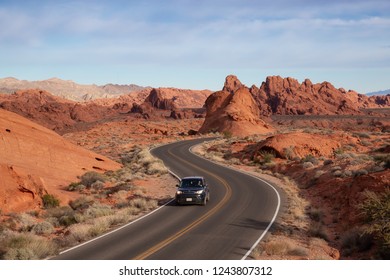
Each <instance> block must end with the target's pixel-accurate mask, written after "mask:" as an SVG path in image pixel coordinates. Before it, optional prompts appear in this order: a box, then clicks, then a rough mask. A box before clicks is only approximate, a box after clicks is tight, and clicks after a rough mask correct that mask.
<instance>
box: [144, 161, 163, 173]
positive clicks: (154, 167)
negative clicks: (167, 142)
mask: <svg viewBox="0 0 390 280" xmlns="http://www.w3.org/2000/svg"><path fill="white" fill-rule="evenodd" d="M166 173H167V168H166V167H165V165H164V163H163V162H162V161H160V160H156V161H154V162H152V163H150V164H149V165H148V167H147V170H146V174H148V175H155V174H160V175H163V174H166Z"/></svg>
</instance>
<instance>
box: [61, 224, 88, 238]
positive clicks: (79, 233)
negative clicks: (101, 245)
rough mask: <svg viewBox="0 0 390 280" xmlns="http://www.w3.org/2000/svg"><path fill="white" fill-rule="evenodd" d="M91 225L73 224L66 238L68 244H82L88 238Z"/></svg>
mask: <svg viewBox="0 0 390 280" xmlns="http://www.w3.org/2000/svg"><path fill="white" fill-rule="evenodd" d="M91 227H92V225H90V224H75V225H72V226H70V227H69V236H68V237H67V238H68V239H69V240H70V242H82V241H85V240H87V239H88V238H89V237H90V234H89V230H90V229H91Z"/></svg>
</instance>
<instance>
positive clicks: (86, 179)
mask: <svg viewBox="0 0 390 280" xmlns="http://www.w3.org/2000/svg"><path fill="white" fill-rule="evenodd" d="M80 179H81V182H80V183H81V184H82V185H84V186H86V187H87V188H90V187H92V185H93V184H94V183H96V182H97V181H100V182H103V183H104V182H105V181H106V178H105V176H104V175H102V174H100V173H97V172H96V171H89V172H87V173H85V174H84V175H82V176H81V178H80Z"/></svg>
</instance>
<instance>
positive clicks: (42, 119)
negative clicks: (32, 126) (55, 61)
mask: <svg viewBox="0 0 390 280" xmlns="http://www.w3.org/2000/svg"><path fill="white" fill-rule="evenodd" d="M0 108H2V109H5V110H8V111H11V112H14V113H17V114H19V115H21V116H23V117H26V118H28V119H30V120H33V121H34V122H37V123H39V124H40V125H43V126H45V127H47V128H49V129H52V130H55V131H57V132H62V131H66V130H67V129H70V128H72V127H73V126H74V125H76V124H78V123H92V122H96V121H98V120H102V118H108V117H110V116H115V115H118V114H119V113H120V112H122V110H126V109H128V108H127V107H126V108H123V107H122V106H119V105H117V106H113V107H107V106H102V105H99V104H95V103H94V102H86V103H78V102H74V101H70V100H66V99H63V98H60V97H57V96H53V95H51V94H50V93H49V92H46V91H42V90H21V91H17V92H15V93H14V94H0Z"/></svg>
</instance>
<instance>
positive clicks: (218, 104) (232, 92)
mask: <svg viewBox="0 0 390 280" xmlns="http://www.w3.org/2000/svg"><path fill="white" fill-rule="evenodd" d="M205 106H206V119H205V121H204V123H203V125H202V127H201V128H200V130H199V132H200V133H207V132H226V133H231V134H233V135H241V136H242V135H251V134H259V133H266V132H269V131H270V130H271V128H270V126H269V125H267V124H266V123H265V122H264V121H263V120H262V119H260V110H259V108H258V106H257V104H256V102H255V100H254V99H253V97H252V95H251V93H250V92H249V89H248V88H246V87H245V86H243V85H242V84H241V82H239V81H238V79H237V78H236V77H234V76H228V77H227V78H226V81H225V86H224V87H223V89H222V91H217V92H215V93H213V94H212V95H210V96H209V97H208V98H207V100H206V103H205Z"/></svg>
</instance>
